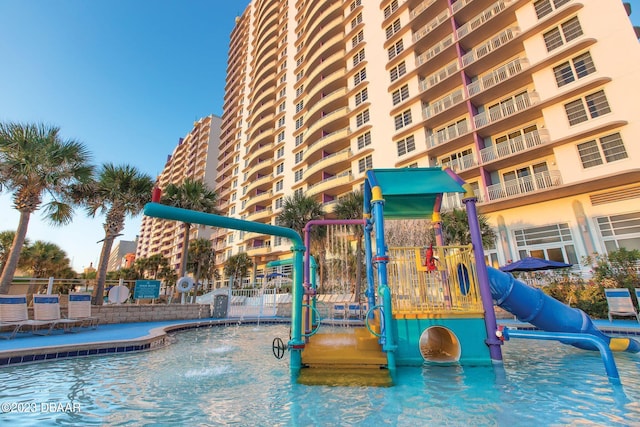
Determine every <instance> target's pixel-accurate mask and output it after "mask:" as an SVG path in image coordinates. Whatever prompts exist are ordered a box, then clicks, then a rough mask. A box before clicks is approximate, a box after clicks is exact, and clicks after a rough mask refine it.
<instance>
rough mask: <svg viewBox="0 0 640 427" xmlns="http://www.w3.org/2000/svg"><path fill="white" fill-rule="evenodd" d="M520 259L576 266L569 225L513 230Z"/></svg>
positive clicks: (576, 258)
mask: <svg viewBox="0 0 640 427" xmlns="http://www.w3.org/2000/svg"><path fill="white" fill-rule="evenodd" d="M513 234H514V236H515V240H516V245H517V247H518V255H519V256H520V259H522V258H526V257H528V256H532V257H536V258H543V259H548V260H551V261H558V262H566V263H569V264H578V256H577V255H576V250H575V247H574V246H573V238H572V237H571V230H570V229H569V224H567V223H562V224H553V225H547V226H542V227H531V228H523V229H519V230H514V231H513Z"/></svg>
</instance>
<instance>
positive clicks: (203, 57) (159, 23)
mask: <svg viewBox="0 0 640 427" xmlns="http://www.w3.org/2000/svg"><path fill="white" fill-rule="evenodd" d="M248 3H249V0H0V120H2V121H19V122H46V123H50V124H54V125H57V126H60V128H61V129H62V132H63V135H64V136H65V137H67V138H75V139H78V140H80V141H82V142H84V143H85V144H86V145H87V146H88V147H89V149H90V150H91V152H92V153H93V155H94V162H95V163H96V164H101V163H104V162H113V163H116V164H122V163H129V164H132V165H135V166H137V167H138V168H139V169H141V170H142V171H143V172H146V173H148V174H150V175H151V176H152V177H154V178H155V177H156V176H157V175H158V174H159V173H160V172H161V171H162V168H163V166H164V164H165V161H166V158H167V155H168V154H171V152H172V151H173V149H174V148H175V146H176V144H177V141H178V138H180V137H182V136H184V135H186V134H187V132H189V131H190V130H191V127H192V125H193V122H194V121H195V120H197V119H199V118H200V117H203V116H206V115H209V114H217V115H221V114H222V102H223V96H224V83H225V75H226V60H227V50H228V45H229V34H230V33H231V30H232V29H233V26H234V20H235V17H236V16H237V15H239V14H241V13H242V12H243V11H244V9H245V8H246V6H247V4H248ZM631 4H632V7H633V10H634V11H635V12H634V13H633V15H632V19H633V21H634V23H635V25H640V0H631ZM103 219H104V218H103V217H98V218H96V219H88V218H86V216H85V214H84V212H83V211H78V212H77V214H76V217H75V219H74V222H73V224H71V225H68V226H65V227H56V228H53V227H51V226H50V225H48V224H47V223H45V222H43V221H42V220H41V216H40V214H39V213H38V212H36V214H35V215H34V216H32V220H31V223H30V226H29V233H28V235H27V237H28V238H29V239H31V240H32V241H35V240H44V241H49V242H53V243H56V244H58V245H59V246H60V247H62V249H64V250H65V251H66V252H67V254H68V255H69V258H70V259H71V260H72V264H73V267H74V268H75V269H76V270H78V271H81V270H82V269H83V268H85V267H88V266H89V264H90V263H93V264H94V266H95V265H96V264H97V261H98V257H99V253H100V248H101V245H100V244H98V243H97V242H98V241H99V240H101V239H102V238H103V237H104V233H103V230H102V222H103ZM17 224H18V214H17V211H15V210H14V209H12V208H11V200H10V198H9V196H8V195H6V194H4V195H0V231H2V230H15V228H16V226H17ZM139 227H140V218H139V217H138V218H134V219H128V220H127V224H126V227H125V230H124V236H122V239H125V240H133V239H135V236H136V234H138V232H139Z"/></svg>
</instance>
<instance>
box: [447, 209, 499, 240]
mask: <svg viewBox="0 0 640 427" xmlns="http://www.w3.org/2000/svg"><path fill="white" fill-rule="evenodd" d="M478 222H479V223H480V234H481V235H482V245H483V246H485V247H488V246H491V245H493V244H494V242H495V240H496V234H495V232H494V231H493V229H492V228H491V226H490V225H489V221H488V219H487V217H486V216H484V215H478ZM442 235H443V237H444V241H445V243H446V244H448V245H469V244H471V232H470V231H469V221H468V220H467V211H466V210H464V209H453V210H450V211H446V212H442Z"/></svg>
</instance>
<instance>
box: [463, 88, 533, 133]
mask: <svg viewBox="0 0 640 427" xmlns="http://www.w3.org/2000/svg"><path fill="white" fill-rule="evenodd" d="M539 100H540V97H539V96H538V93H537V92H536V91H531V92H525V93H523V94H521V95H517V96H515V97H513V98H511V99H509V100H506V101H502V102H500V104H499V105H496V106H495V108H493V107H490V108H489V110H488V111H484V112H482V113H480V114H477V115H475V116H473V123H474V125H475V127H476V129H478V128H481V127H483V126H486V125H488V124H491V123H495V122H497V121H499V120H502V119H504V118H505V117H509V116H512V115H514V114H516V113H518V112H519V111H522V110H526V109H527V108H529V107H531V106H532V105H534V104H537V103H538V101H539Z"/></svg>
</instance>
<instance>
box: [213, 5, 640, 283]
mask: <svg viewBox="0 0 640 427" xmlns="http://www.w3.org/2000/svg"><path fill="white" fill-rule="evenodd" d="M625 6H626V7H627V9H628V5H623V3H622V2H621V1H620V0H598V1H591V0H587V1H584V0H583V1H579V0H537V1H532V0H497V1H496V0H457V1H452V0H382V1H377V2H376V1H370V0H367V1H364V0H351V1H349V0H346V1H343V0H326V1H308V0H297V1H294V0H254V1H252V2H251V3H250V4H249V6H248V7H247V9H246V10H245V11H244V13H243V14H242V15H241V16H240V17H238V18H237V20H236V26H235V28H234V30H233V32H232V34H231V40H230V46H229V47H230V49H229V58H228V68H227V81H226V95H225V99H224V114H223V117H222V133H221V137H220V154H219V163H218V176H217V191H218V193H219V196H220V198H221V206H220V208H221V209H223V211H224V212H225V213H226V214H227V215H229V216H231V217H237V218H243V219H246V220H251V221H260V222H264V223H271V224H274V223H275V219H276V217H277V215H278V213H279V212H280V210H281V207H282V201H283V198H284V197H285V196H287V195H290V194H293V193H294V192H302V193H304V194H306V195H308V196H312V197H314V198H316V199H317V200H318V201H320V202H322V203H323V204H324V207H325V210H326V211H327V212H329V213H330V212H331V211H332V206H334V204H335V203H336V201H337V200H338V199H340V198H341V197H342V196H344V195H345V194H346V193H348V192H350V191H351V190H353V189H357V188H359V187H360V186H361V185H362V182H363V177H364V173H365V171H366V170H367V169H370V168H404V167H431V166H448V167H450V168H452V169H453V170H454V171H455V172H457V173H458V174H459V175H460V176H461V177H462V178H463V179H464V180H466V181H467V182H468V183H469V184H470V185H471V186H472V188H473V189H474V191H475V194H476V195H477V198H478V209H479V211H480V212H481V213H482V214H484V215H486V216H487V217H488V219H489V222H490V224H491V225H492V226H493V227H494V228H495V230H496V232H497V235H498V238H497V241H496V242H495V246H494V247H490V248H486V249H485V252H486V254H487V256H488V258H489V261H490V262H491V263H493V264H503V263H505V262H507V261H508V260H516V259H520V258H522V257H524V256H526V255H532V256H538V257H543V258H548V259H552V260H556V261H566V262H570V263H574V264H577V263H580V261H581V259H582V257H584V256H587V255H589V254H591V253H593V252H599V253H604V252H607V251H612V250H615V249H617V248H620V247H626V248H636V249H637V248H640V168H639V167H638V165H639V164H640V144H639V143H638V140H639V139H640V109H639V108H637V106H636V102H637V101H638V99H639V98H640V83H639V79H640V45H639V43H638V40H637V36H636V34H635V33H634V28H633V27H632V25H631V23H630V20H629V17H628V15H627V10H625ZM444 205H445V206H444V208H445V209H451V208H454V207H456V206H459V205H460V200H459V198H457V197H449V198H447V199H446V200H445V203H444ZM214 239H215V241H216V244H217V246H216V247H217V249H218V250H219V251H221V254H220V255H219V257H218V259H217V261H218V262H219V263H223V262H224V260H225V259H226V258H228V256H230V255H232V254H235V253H237V252H240V251H244V252H247V253H248V254H249V255H250V256H252V257H254V259H255V260H256V264H257V267H258V269H257V271H258V272H259V270H260V269H261V268H263V267H264V264H265V262H267V261H269V260H270V259H275V258H279V257H288V256H289V253H290V252H289V249H290V243H289V242H288V241H282V239H280V238H278V237H272V236H268V235H263V234H259V233H243V232H239V231H228V230H219V231H218V232H217V233H216V235H215V236H214Z"/></svg>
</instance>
